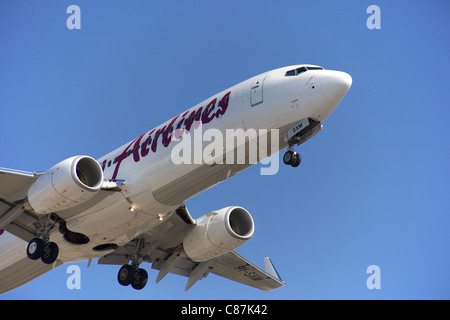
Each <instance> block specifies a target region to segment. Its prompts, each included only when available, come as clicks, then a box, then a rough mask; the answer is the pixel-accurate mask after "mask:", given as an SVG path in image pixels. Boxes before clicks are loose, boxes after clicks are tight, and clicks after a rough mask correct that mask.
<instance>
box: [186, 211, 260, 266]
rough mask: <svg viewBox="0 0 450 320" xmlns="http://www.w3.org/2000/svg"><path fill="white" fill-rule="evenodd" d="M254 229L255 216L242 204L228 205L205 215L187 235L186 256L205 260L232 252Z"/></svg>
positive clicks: (195, 259) (198, 260)
mask: <svg viewBox="0 0 450 320" xmlns="http://www.w3.org/2000/svg"><path fill="white" fill-rule="evenodd" d="M254 230H255V225H254V223H253V219H252V216H251V215H250V213H249V212H248V211H247V210H245V209H244V208H241V207H227V208H223V209H220V210H218V211H213V212H210V213H207V214H205V215H204V216H202V217H200V218H198V219H197V220H196V224H195V226H194V227H193V228H192V230H191V231H190V232H189V233H188V234H187V235H186V236H185V238H184V240H183V248H184V251H185V252H186V254H187V256H188V257H189V258H191V259H192V260H193V261H196V262H203V261H207V260H209V259H212V258H215V257H218V256H220V255H223V254H225V253H227V252H230V251H232V250H234V249H236V248H237V247H239V246H241V245H243V244H244V243H245V242H247V240H249V239H250V238H251V237H252V235H253V232H254Z"/></svg>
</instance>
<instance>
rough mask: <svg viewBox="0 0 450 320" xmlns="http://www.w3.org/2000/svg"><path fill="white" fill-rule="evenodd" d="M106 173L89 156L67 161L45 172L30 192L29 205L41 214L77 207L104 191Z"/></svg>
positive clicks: (76, 157)
mask: <svg viewBox="0 0 450 320" xmlns="http://www.w3.org/2000/svg"><path fill="white" fill-rule="evenodd" d="M102 183H103V171H102V168H101V167H100V164H99V163H98V162H97V161H96V160H95V159H93V158H91V157H88V156H75V157H72V158H69V159H66V160H64V161H62V162H60V163H58V164H57V165H55V166H53V167H52V168H50V169H49V170H47V171H46V172H44V173H43V174H42V175H41V176H40V177H39V178H38V179H37V180H36V181H35V182H34V183H33V184H32V185H31V187H30V188H29V189H28V202H29V204H30V206H31V207H32V209H33V210H34V211H35V212H36V213H39V214H47V213H51V212H56V211H59V210H63V209H67V208H71V207H74V206H77V205H79V204H81V203H83V202H85V201H87V200H89V199H91V198H92V197H93V196H94V195H95V194H96V193H97V192H98V191H99V190H100V188H101V186H102Z"/></svg>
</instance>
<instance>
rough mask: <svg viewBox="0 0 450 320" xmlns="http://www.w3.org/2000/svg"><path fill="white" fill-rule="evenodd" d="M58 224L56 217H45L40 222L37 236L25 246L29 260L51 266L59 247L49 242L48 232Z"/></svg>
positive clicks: (56, 256)
mask: <svg viewBox="0 0 450 320" xmlns="http://www.w3.org/2000/svg"><path fill="white" fill-rule="evenodd" d="M57 222H58V219H57V217H56V218H55V216H52V215H47V216H46V217H44V218H43V219H42V220H41V221H40V225H41V228H40V230H39V236H36V237H35V238H33V239H32V240H31V241H30V242H29V243H28V246H27V256H28V258H30V259H31V260H38V259H41V260H42V262H43V263H45V264H52V263H53V262H55V261H56V259H57V258H58V254H59V247H58V245H57V244H56V243H54V242H50V241H49V239H50V230H52V229H53V227H54V226H55V225H56V223H57Z"/></svg>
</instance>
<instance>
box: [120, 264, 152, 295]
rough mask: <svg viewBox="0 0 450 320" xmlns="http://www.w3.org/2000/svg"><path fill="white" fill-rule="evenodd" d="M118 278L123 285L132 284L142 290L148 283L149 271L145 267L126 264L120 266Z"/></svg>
mask: <svg viewBox="0 0 450 320" xmlns="http://www.w3.org/2000/svg"><path fill="white" fill-rule="evenodd" d="M117 280H118V281H119V284H121V285H122V286H128V285H130V284H131V286H132V287H133V288H134V289H136V290H141V289H143V288H144V287H145V285H146V284H147V280H148V273H147V271H145V270H144V269H141V268H136V267H133V266H130V265H129V264H125V265H123V266H122V268H120V270H119V273H118V274H117Z"/></svg>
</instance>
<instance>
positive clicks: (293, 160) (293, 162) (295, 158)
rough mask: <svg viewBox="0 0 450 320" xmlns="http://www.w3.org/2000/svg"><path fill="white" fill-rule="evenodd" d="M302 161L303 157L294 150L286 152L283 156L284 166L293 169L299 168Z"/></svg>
mask: <svg viewBox="0 0 450 320" xmlns="http://www.w3.org/2000/svg"><path fill="white" fill-rule="evenodd" d="M301 161H302V157H301V156H300V154H299V153H297V152H295V151H292V150H288V151H286V153H285V154H284V156H283V162H284V164H286V165H290V166H292V167H298V165H299V164H300V162H301Z"/></svg>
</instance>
